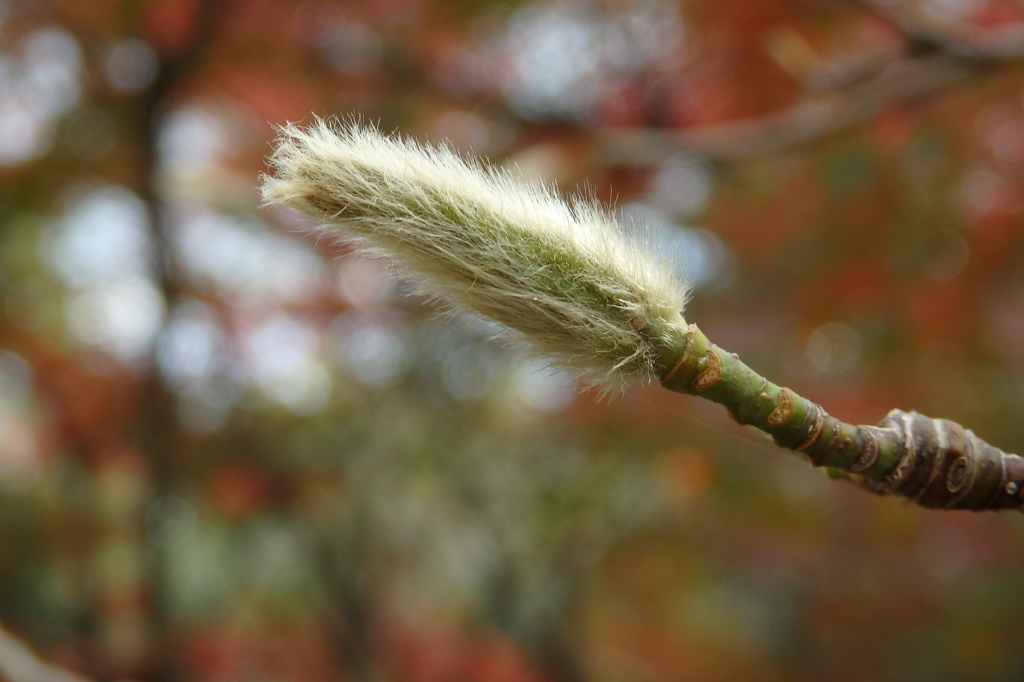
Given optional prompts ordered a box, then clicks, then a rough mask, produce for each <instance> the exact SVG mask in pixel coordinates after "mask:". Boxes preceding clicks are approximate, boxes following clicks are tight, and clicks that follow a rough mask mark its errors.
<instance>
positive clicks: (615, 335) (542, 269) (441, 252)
mask: <svg viewBox="0 0 1024 682" xmlns="http://www.w3.org/2000/svg"><path fill="white" fill-rule="evenodd" d="M275 147H276V148H275V150H274V152H273V154H272V156H271V157H270V163H271V165H272V166H273V168H274V174H273V175H267V176H264V177H263V188H262V191H263V202H264V204H265V205H273V204H283V205H286V206H291V207H293V208H297V209H299V210H301V211H304V212H305V213H308V214H310V215H312V216H313V217H315V218H316V219H318V220H319V221H321V222H322V226H321V230H323V232H325V233H327V234H338V233H341V234H343V235H344V236H346V237H348V238H350V239H354V240H355V241H356V243H357V244H358V245H359V246H362V247H363V248H364V249H365V250H367V251H369V252H370V253H371V254H374V255H378V256H384V257H385V258H387V259H388V260H389V261H390V262H391V263H393V264H394V266H395V267H396V269H397V271H398V273H399V274H400V275H401V276H403V277H405V278H407V279H408V280H409V281H411V282H412V283H413V284H414V286H415V287H416V289H417V290H418V291H420V292H423V293H425V294H428V295H430V296H434V297H439V298H441V299H443V300H444V301H446V302H447V303H448V304H449V306H448V307H449V309H450V310H451V311H453V312H463V311H471V312H475V313H479V314H481V315H484V316H486V317H489V318H491V319H493V320H495V321H497V322H500V323H501V324H503V325H505V326H506V327H508V328H510V329H512V330H515V331H517V332H519V333H520V334H522V335H523V336H524V337H525V338H526V339H527V340H528V341H529V342H530V344H532V346H533V348H534V349H535V350H536V352H537V353H539V354H540V355H542V356H545V357H546V358H548V359H549V360H550V361H551V362H552V363H553V364H555V365H557V366H560V367H563V368H566V369H568V370H570V371H571V372H572V373H573V374H574V375H575V376H576V377H577V379H578V380H580V381H582V382H583V383H585V384H588V385H592V386H597V387H599V388H601V389H603V390H618V389H621V388H622V387H624V386H625V385H626V384H627V383H628V382H629V381H631V380H635V379H650V378H652V376H653V375H654V373H655V365H656V362H657V360H658V359H659V357H661V356H662V355H663V354H664V352H665V351H666V350H667V348H668V346H669V344H670V342H671V340H672V339H678V338H679V337H678V334H681V333H685V331H686V325H685V323H684V322H683V317H682V310H683V306H684V304H685V303H686V297H687V283H686V282H685V281H684V280H683V279H681V278H680V277H679V276H678V274H677V272H678V268H677V266H676V264H675V263H673V262H672V260H671V258H670V257H668V256H666V255H665V254H664V253H661V252H659V251H658V250H657V249H655V248H654V247H653V240H652V239H651V237H650V232H649V230H645V229H643V227H642V226H635V227H636V229H632V230H630V231H628V232H627V231H626V230H624V229H623V228H622V227H621V226H620V225H619V224H618V223H617V222H616V220H615V218H614V217H613V216H612V214H611V213H610V212H609V211H608V210H607V209H605V208H603V207H601V206H600V205H599V204H598V203H597V202H596V201H594V200H593V199H588V198H584V197H580V196H576V197H573V198H571V199H570V200H569V201H565V200H563V199H561V198H560V197H559V196H558V195H557V193H556V192H555V190H554V189H553V188H551V187H549V186H547V185H545V184H543V183H540V182H533V181H528V180H526V179H525V178H524V177H522V175H521V174H520V173H519V172H518V170H499V169H495V168H493V167H488V166H485V165H484V164H482V163H481V162H480V161H479V160H476V159H463V158H462V157H460V156H459V155H457V154H456V153H455V152H453V151H452V150H451V149H449V148H447V147H445V146H440V147H432V146H422V145H420V144H418V143H416V142H414V141H412V140H408V139H401V138H399V137H395V136H388V135H384V134H382V133H380V132H379V131H378V130H377V129H376V128H373V127H371V126H368V125H365V124H363V123H360V122H356V121H347V122H339V121H325V120H321V119H317V120H316V122H315V123H313V125H311V126H310V127H308V128H305V129H303V128H299V127H296V126H293V125H287V126H284V127H283V128H281V129H280V131H279V136H278V138H277V140H276V142H275Z"/></svg>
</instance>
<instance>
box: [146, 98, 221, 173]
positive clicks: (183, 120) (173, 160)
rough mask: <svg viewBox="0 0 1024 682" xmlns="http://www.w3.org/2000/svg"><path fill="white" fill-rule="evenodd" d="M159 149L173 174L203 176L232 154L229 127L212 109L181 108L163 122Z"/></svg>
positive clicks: (193, 106)
mask: <svg viewBox="0 0 1024 682" xmlns="http://www.w3.org/2000/svg"><path fill="white" fill-rule="evenodd" d="M157 146H158V149H159V152H160V160H161V162H162V163H163V164H164V165H165V166H166V167H167V168H168V170H169V171H170V172H172V173H200V172H202V171H205V170H208V169H211V168H215V167H217V166H218V165H219V163H220V161H221V159H223V158H224V157H226V156H228V154H229V153H230V151H231V127H230V123H229V122H228V121H227V120H225V117H223V116H221V115H220V114H218V113H217V112H215V111H214V110H213V109H211V108H210V107H204V106H199V105H191V106H186V107H182V108H180V109H176V110H174V111H173V112H171V113H170V114H169V115H168V117H167V118H166V119H165V120H164V122H163V125H162V126H161V127H160V133H159V137H158V139H157Z"/></svg>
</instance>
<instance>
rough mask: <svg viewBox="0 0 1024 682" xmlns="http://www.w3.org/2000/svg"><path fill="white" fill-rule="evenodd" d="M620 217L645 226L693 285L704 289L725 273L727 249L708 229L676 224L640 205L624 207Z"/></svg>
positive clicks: (627, 221)
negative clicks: (673, 256)
mask: <svg viewBox="0 0 1024 682" xmlns="http://www.w3.org/2000/svg"><path fill="white" fill-rule="evenodd" d="M621 213H622V218H623V220H624V221H625V222H626V223H629V221H630V220H637V221H640V222H641V223H643V224H646V225H649V226H650V229H651V232H652V234H653V237H654V239H655V242H656V243H657V244H658V246H659V248H660V249H661V250H662V251H664V252H666V253H669V254H674V255H675V256H676V258H675V259H676V261H677V262H678V263H679V275H680V276H681V277H685V278H687V279H688V280H689V281H690V282H691V283H692V284H693V286H697V287H699V286H707V285H711V284H713V283H714V282H715V280H716V278H719V277H721V276H723V275H725V274H726V272H727V270H728V257H729V254H728V250H727V247H726V246H725V244H723V243H722V241H721V240H720V239H719V238H718V237H716V236H715V235H714V234H712V233H711V232H709V231H708V230H705V229H702V228H695V227H686V226H683V225H680V224H678V223H676V222H675V221H673V220H672V219H671V218H669V217H668V216H667V215H665V214H664V213H662V212H661V211H659V210H657V209H655V208H652V207H651V206H649V205H647V204H645V203H642V202H632V203H629V204H625V205H624V206H623V207H622V209H621Z"/></svg>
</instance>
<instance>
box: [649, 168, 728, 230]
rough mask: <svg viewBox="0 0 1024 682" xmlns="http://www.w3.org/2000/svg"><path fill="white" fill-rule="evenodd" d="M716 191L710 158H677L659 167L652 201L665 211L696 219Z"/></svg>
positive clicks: (652, 185)
mask: <svg viewBox="0 0 1024 682" xmlns="http://www.w3.org/2000/svg"><path fill="white" fill-rule="evenodd" d="M713 188H714V173H713V171H712V169H711V164H710V163H708V161H707V159H704V158H703V157H700V156H696V155H685V156H674V157H672V158H670V159H668V160H667V161H666V162H665V163H663V164H662V165H661V167H660V168H658V170H657V172H656V173H655V175H654V178H653V179H652V180H651V188H650V195H651V201H652V203H654V204H655V205H656V206H658V207H659V208H662V209H664V210H665V211H667V212H669V213H672V214H676V215H681V216H693V215H697V214H698V213H703V212H704V210H705V209H706V208H707V205H708V201H709V200H710V198H711V190H712V189H713Z"/></svg>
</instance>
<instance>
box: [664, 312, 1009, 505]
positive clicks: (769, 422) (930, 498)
mask: <svg viewBox="0 0 1024 682" xmlns="http://www.w3.org/2000/svg"><path fill="white" fill-rule="evenodd" d="M667 347H668V350H666V352H665V354H664V355H663V357H662V358H661V360H660V362H659V367H658V369H659V374H660V376H661V383H662V385H663V386H664V387H665V388H668V389H670V390H673V391H677V392H679V393H689V394H691V395H696V396H700V397H702V398H707V399H708V400H713V401H714V402H716V403H719V404H721V405H724V406H725V408H726V409H727V410H728V411H729V414H730V415H731V416H732V418H733V419H735V420H736V421H737V422H739V423H740V424H750V425H752V426H756V427H757V428H759V429H761V430H762V431H764V432H765V433H767V434H769V435H770V436H772V438H773V439H774V440H775V443H776V444H777V445H779V446H781V447H784V448H788V449H790V450H795V451H797V452H801V453H803V454H804V455H806V456H807V457H808V459H810V461H811V463H812V464H813V465H814V466H823V467H830V468H832V469H836V470H839V471H840V472H843V473H842V474H841V475H842V476H843V477H844V478H847V479H848V480H851V481H853V482H854V483H857V484H858V485H860V486H862V487H864V488H866V489H868V490H871V491H872V492H876V493H880V494H886V495H900V496H903V497H906V498H908V499H910V500H912V501H914V502H916V503H917V504H920V505H921V506H924V507H929V508H937V509H973V510H983V509H1017V508H1020V507H1021V506H1022V504H1024V499H1022V496H1024V458H1021V457H1018V456H1017V455H1010V454H1007V453H1005V452H1003V451H1002V450H1000V449H998V448H995V447H993V446H991V445H989V444H988V443H986V442H984V441H982V440H981V439H980V438H978V437H977V436H975V435H974V433H973V432H971V431H969V430H966V429H964V428H963V427H962V426H960V425H959V424H957V423H956V422H952V421H949V420H947V419H930V418H928V417H925V416H923V415H920V414H917V413H916V412H903V411H901V410H893V411H892V412H890V413H889V414H888V415H887V416H886V418H885V419H884V420H882V422H881V423H879V424H878V426H863V425H861V426H855V425H852V424H847V423H845V422H842V421H839V420H838V419H836V418H835V417H833V416H831V415H829V414H828V413H827V412H825V410H824V409H822V408H821V406H819V405H816V404H815V403H812V402H811V401H809V400H807V399H806V398H804V397H802V396H800V395H797V394H796V393H795V392H793V391H792V390H791V389H789V388H784V387H779V386H776V385H775V384H773V383H772V382H770V381H768V380H767V379H765V378H764V377H762V376H761V375H759V374H758V373H757V372H755V371H754V370H752V369H750V368H749V367H747V365H745V364H744V363H743V362H741V361H740V359H739V357H738V356H736V355H735V354H732V353H728V352H726V351H724V350H722V349H721V348H718V347H717V346H715V345H714V344H712V343H711V342H710V341H708V338H707V337H706V336H704V334H703V333H702V332H701V331H700V330H699V329H698V328H697V326H696V325H690V327H689V329H688V331H687V332H686V333H685V334H683V335H682V336H681V337H680V338H679V339H677V340H676V342H675V343H671V344H667Z"/></svg>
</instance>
